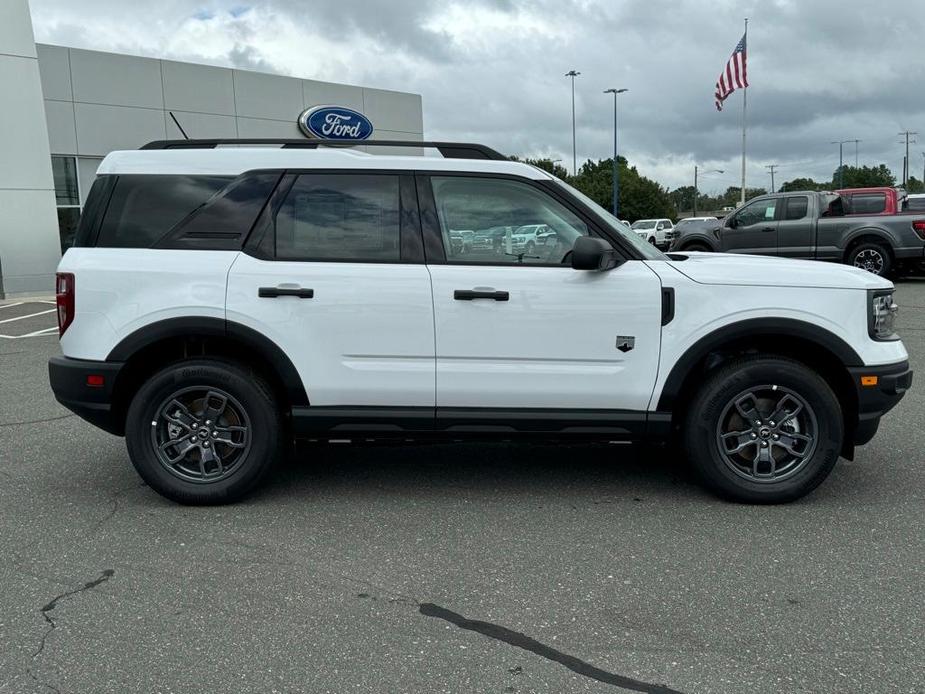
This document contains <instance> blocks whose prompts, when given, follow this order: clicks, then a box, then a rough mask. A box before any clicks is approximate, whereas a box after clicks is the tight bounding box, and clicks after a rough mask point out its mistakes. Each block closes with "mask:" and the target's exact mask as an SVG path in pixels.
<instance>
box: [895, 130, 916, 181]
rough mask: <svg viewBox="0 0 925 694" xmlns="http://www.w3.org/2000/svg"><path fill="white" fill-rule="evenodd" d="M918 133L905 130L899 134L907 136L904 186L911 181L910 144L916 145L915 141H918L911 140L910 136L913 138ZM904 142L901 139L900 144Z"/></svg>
mask: <svg viewBox="0 0 925 694" xmlns="http://www.w3.org/2000/svg"><path fill="white" fill-rule="evenodd" d="M916 135H918V133H917V132H913V131H911V130H904V131H903V132H901V133H899V136H900V137H905V138H906V159H905V161H904V163H903V185H904V186H905V185H906V184H907V183H909V145H910V144H913V145H914V144H915V142H916V141H915V140H910V138H913V137H915V136H916ZM902 143H903V141H902V140H900V141H899V144H902Z"/></svg>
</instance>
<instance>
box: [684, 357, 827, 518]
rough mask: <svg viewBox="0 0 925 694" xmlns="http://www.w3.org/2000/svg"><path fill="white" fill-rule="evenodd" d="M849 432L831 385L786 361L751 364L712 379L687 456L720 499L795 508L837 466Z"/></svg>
mask: <svg viewBox="0 0 925 694" xmlns="http://www.w3.org/2000/svg"><path fill="white" fill-rule="evenodd" d="M843 436H844V426H843V423H842V413H841V408H840V407H839V404H838V400H837V399H836V397H835V394H834V393H833V392H832V389H831V388H830V387H829V385H828V384H827V383H826V382H825V381H824V380H823V379H822V378H820V377H819V376H818V375H817V374H816V373H815V372H813V371H812V370H810V369H808V368H807V367H806V366H804V365H803V364H801V363H799V362H797V361H793V360H791V359H786V358H783V357H766V356H765V357H746V358H741V359H736V360H734V361H732V362H730V363H729V364H726V365H724V366H722V367H720V368H719V369H717V370H716V372H715V373H713V374H712V375H710V376H709V377H708V378H707V380H706V382H705V383H704V384H703V385H702V387H701V389H700V391H699V392H698V393H697V395H696V396H695V397H694V399H693V402H691V406H690V409H689V410H688V413H687V417H686V421H685V423H684V431H683V439H684V449H685V452H686V453H687V457H688V459H689V460H690V461H691V462H692V463H693V465H694V468H695V469H696V470H697V472H698V473H699V475H700V476H701V478H702V479H703V480H704V482H706V484H707V485H708V486H710V487H711V488H712V489H714V490H715V491H717V492H719V493H720V494H721V495H723V496H725V497H727V498H730V499H733V500H736V501H745V502H750V503H781V502H786V501H793V500H794V499H798V498H800V497H801V496H803V495H805V494H808V493H809V492H811V491H812V490H813V489H815V488H816V487H817V486H819V484H821V483H822V481H823V480H824V479H825V478H826V477H827V476H828V475H829V473H830V472H831V471H832V468H833V467H834V465H835V463H836V461H837V460H838V456H839V451H840V450H841V444H842V438H843Z"/></svg>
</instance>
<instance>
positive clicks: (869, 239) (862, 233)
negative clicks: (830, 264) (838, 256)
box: [843, 227, 893, 261]
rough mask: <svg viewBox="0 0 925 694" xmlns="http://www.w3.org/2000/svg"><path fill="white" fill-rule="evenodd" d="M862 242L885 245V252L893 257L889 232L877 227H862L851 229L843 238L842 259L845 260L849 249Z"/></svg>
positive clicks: (891, 238)
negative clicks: (843, 253)
mask: <svg viewBox="0 0 925 694" xmlns="http://www.w3.org/2000/svg"><path fill="white" fill-rule="evenodd" d="M862 243H876V244H878V245H881V246H885V247H886V251H887V253H889V254H890V257H891V258H893V237H892V236H891V235H890V233H889V232H888V231H885V230H883V229H881V228H879V227H863V228H861V229H856V230H854V231H852V232H851V234H849V236H848V237H847V238H846V239H845V255H844V258H843V259H844V260H845V261H847V260H848V256H849V255H850V254H851V251H853V250H854V249H855V248H856V247H857V246H859V245H860V244H862Z"/></svg>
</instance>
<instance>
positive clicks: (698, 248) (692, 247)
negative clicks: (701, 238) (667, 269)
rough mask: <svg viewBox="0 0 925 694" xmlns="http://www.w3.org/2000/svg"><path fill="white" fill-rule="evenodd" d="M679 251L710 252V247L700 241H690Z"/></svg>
mask: <svg viewBox="0 0 925 694" xmlns="http://www.w3.org/2000/svg"><path fill="white" fill-rule="evenodd" d="M680 250H681V252H684V253H687V252H701V253H710V249H709V248H707V247H706V246H704V245H703V244H702V243H691V244H688V245H687V246H685V247H684V248H682V249H680Z"/></svg>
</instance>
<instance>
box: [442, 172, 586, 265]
mask: <svg viewBox="0 0 925 694" xmlns="http://www.w3.org/2000/svg"><path fill="white" fill-rule="evenodd" d="M431 185H432V187H433V193H434V202H435V203H436V206H437V217H438V218H439V220H440V231H441V234H442V236H443V247H444V249H445V250H446V258H447V261H448V262H451V263H452V262H458V263H489V264H493V265H507V264H512V265H518V264H522V265H561V264H562V263H563V262H565V260H566V255H567V254H568V253H569V252H570V251H571V250H572V246H573V245H574V244H575V239H577V238H578V237H579V236H587V235H588V228H587V226H586V225H585V224H584V222H582V221H581V220H580V219H579V218H578V217H577V216H576V215H574V214H573V213H572V212H571V211H569V210H568V208H566V207H565V206H564V205H562V204H560V203H559V202H557V201H556V200H555V199H553V198H552V197H550V196H549V195H547V194H546V193H544V192H542V191H539V190H536V189H535V188H533V187H532V186H530V185H528V184H526V183H520V182H518V181H510V180H504V179H497V178H474V177H471V178H470V177H466V176H433V177H432V178H431Z"/></svg>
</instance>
